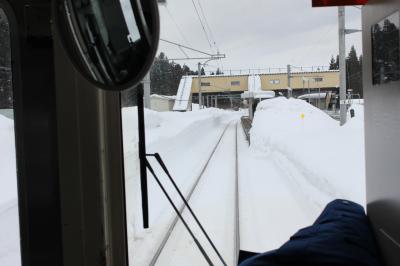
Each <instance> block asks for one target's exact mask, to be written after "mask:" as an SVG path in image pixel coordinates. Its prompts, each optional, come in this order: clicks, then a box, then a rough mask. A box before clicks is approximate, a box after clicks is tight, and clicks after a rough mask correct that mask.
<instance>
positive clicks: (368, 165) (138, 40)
mask: <svg viewBox="0 0 400 266" xmlns="http://www.w3.org/2000/svg"><path fill="white" fill-rule="evenodd" d="M167 2H168V1H167ZM234 2H235V1H233V2H231V3H230V4H232V5H234V4H235V3H234ZM309 2H310V5H311V2H315V3H317V2H318V4H319V5H335V6H341V5H349V3H350V5H359V4H362V5H363V6H362V8H361V9H362V10H361V12H362V33H363V37H362V38H363V39H362V43H363V80H362V82H363V86H364V101H365V117H364V121H365V173H366V180H365V182H366V206H365V207H366V208H365V213H366V215H365V214H364V211H363V209H362V210H361V214H360V212H359V211H360V209H357V208H358V207H354V208H353V209H351V208H350V209H346V210H345V212H344V213H343V212H342V213H340V214H337V215H339V216H335V217H334V218H335V219H336V220H338V221H339V224H340V226H339V227H335V226H336V225H337V224H335V226H333V228H334V230H333V232H334V233H333V238H329V239H335V240H334V241H333V242H334V243H336V244H332V242H329V241H328V244H326V243H325V242H324V241H322V242H318V241H319V240H320V239H318V241H317V242H318V245H319V250H329V251H332V252H330V253H329V252H328V253H322V254H325V255H324V256H323V257H322V258H321V257H318V256H319V255H321V253H318V252H316V253H313V252H314V250H312V249H311V248H310V249H307V248H306V247H307V245H311V244H310V243H315V242H312V241H310V242H307V243H300V244H298V243H297V242H295V243H294V245H292V246H289V248H290V249H289V251H290V252H288V253H285V251H287V250H285V249H282V250H281V249H278V248H279V247H276V248H277V249H278V250H277V251H275V252H274V253H273V254H271V253H268V252H267V251H269V250H265V251H264V252H267V253H264V255H265V254H266V256H267V259H265V257H264V258H261V259H260V255H259V254H258V253H257V254H255V253H253V251H252V250H243V249H242V248H241V247H240V245H241V244H240V237H239V236H236V235H235V233H234V230H238V229H237V227H238V226H239V223H240V221H239V220H238V218H237V217H236V218H232V228H233V229H232V232H231V235H232V246H233V250H234V252H231V254H230V255H229V256H226V254H221V253H220V252H219V251H220V248H221V245H217V244H216V242H213V237H212V235H210V234H209V229H208V228H207V227H206V226H203V223H202V219H201V217H199V216H197V208H196V204H191V202H190V201H189V200H188V197H187V195H186V193H189V198H190V196H191V194H192V193H193V191H190V190H188V189H186V188H185V189H182V187H181V185H180V184H179V182H176V179H175V176H174V173H173V172H172V171H170V164H171V163H169V161H168V159H167V158H164V157H163V155H162V154H161V155H160V154H159V153H158V151H157V150H155V149H153V148H152V147H151V146H150V145H146V143H147V142H146V138H152V135H151V134H148V132H147V131H146V123H150V120H149V116H148V115H147V114H146V115H145V112H146V111H145V103H144V100H143V97H144V95H145V94H146V89H145V84H144V83H143V82H142V81H143V80H144V79H145V77H146V75H147V74H148V72H149V71H150V68H151V66H152V64H153V61H154V59H155V57H156V54H157V51H158V46H159V41H160V27H161V26H160V17H159V8H160V7H159V5H162V4H165V1H161V0H158V1H157V0H130V1H129V0H126V1H123V0H90V1H89V0H0V26H1V28H0V30H1V31H2V32H1V36H0V38H1V39H0V64H1V65H0V74H1V76H0V79H1V80H0V82H2V83H0V85H1V86H3V85H4V84H5V85H4V86H9V87H10V88H11V90H12V95H10V96H7V97H8V98H7V99H8V100H9V101H10V102H12V109H13V113H12V117H13V121H14V122H13V124H12V127H13V130H14V131H13V132H15V136H14V137H15V144H14V142H13V141H11V142H12V145H11V144H10V143H11V142H10V140H7V145H6V144H4V143H6V141H3V142H2V140H1V139H0V149H3V148H2V146H3V147H4V148H6V147H9V146H10V147H11V146H12V147H11V148H12V149H15V154H16V155H15V158H14V159H13V160H14V161H10V162H8V161H7V164H15V165H16V168H15V169H16V177H17V178H16V180H15V185H16V193H18V200H17V201H15V202H14V203H13V204H16V205H15V206H17V207H18V208H17V209H15V210H17V212H16V213H15V219H14V218H13V220H10V221H8V220H7V221H5V220H4V221H2V220H1V219H2V218H1V217H2V216H1V215H0V227H1V226H2V225H3V224H4V223H6V222H9V224H12V225H13V228H16V230H17V231H18V232H19V233H18V236H17V237H15V236H14V237H12V236H10V234H7V232H3V233H0V240H1V241H2V242H1V243H3V242H4V243H6V242H7V241H6V240H7V238H9V239H10V241H17V242H18V250H14V251H12V252H14V253H12V254H14V255H12V258H11V257H9V258H8V257H7V256H8V255H7V254H8V253H7V252H11V251H10V250H8V249H7V247H3V246H2V245H0V258H1V257H2V256H4V258H6V259H4V260H3V261H4V263H6V264H5V265H10V266H14V265H24V266H25V265H26V266H28V265H40V266H45V265H52V266H54V265H57V266H58V265H59V266H62V265H65V266H70V265H71V266H75V265H85V266H94V265H115V266H128V265H138V266H141V265H170V264H163V263H160V262H157V259H158V258H159V257H160V256H161V257H162V252H163V250H162V249H163V248H164V246H165V245H166V243H164V244H163V245H160V247H159V248H158V249H155V250H146V249H145V248H141V247H140V246H130V241H131V240H130V235H131V234H132V230H134V229H132V228H131V227H130V225H129V223H128V219H129V217H130V216H131V215H132V212H133V210H136V209H138V210H139V211H138V213H139V214H140V215H138V216H136V219H139V220H140V225H141V226H142V227H143V228H144V229H146V230H156V229H155V228H153V227H154V220H152V217H151V216H152V211H153V210H152V208H157V207H156V206H155V205H154V204H153V203H154V202H152V199H151V193H152V189H149V187H150V184H149V183H150V182H153V183H154V184H155V185H154V186H156V187H157V190H158V191H159V193H160V195H162V198H163V201H165V202H166V203H165V205H163V206H166V207H165V208H169V210H170V211H171V213H174V215H175V216H176V218H174V220H173V224H174V225H175V224H177V223H179V224H181V225H182V227H183V228H184V229H183V232H184V233H185V234H186V235H187V236H188V239H189V240H188V243H189V244H190V245H191V246H193V247H194V249H195V250H196V252H197V253H198V254H199V256H200V257H201V259H202V261H201V263H200V264H198V263H197V262H193V264H192V265H239V264H240V263H242V264H241V265H246V266H248V265H400V244H399V243H400V192H399V188H400V177H399V173H400V164H399V160H400V140H399V139H398V136H399V133H400V116H399V112H400V104H399V100H400V87H399V86H400V85H399V84H400V53H399V51H400V49H399V47H400V37H399V28H400V26H399V23H400V15H399V14H400V0H369V1H346V0H343V1H311V0H310V1H309ZM351 3H353V4H351ZM321 8H323V7H321ZM279 12H284V10H280V11H279ZM385 18H386V19H387V18H390V19H394V22H393V25H397V29H396V30H397V31H396V32H397V35H394V37H393V36H392V35H391V36H392V37H390V38H391V39H389V41H387V40H388V39H377V38H380V37H379V36H378V35H376V34H375V35H374V29H376V27H377V26H376V25H378V24H379V23H381V22H382V21H384V20H385ZM396 20H397V21H396ZM260 34H265V33H263V32H260ZM377 36H378V37H377ZM382 38H384V37H382ZM382 40H383V41H382ZM380 42H382V43H380ZM389 43H390V44H389ZM377 45H378V46H379V45H380V46H379V49H381V50H379V49H378V50H377V49H375V47H376V46H377ZM385 49H391V50H390V52H388V53H387V54H388V57H387V58H384V59H382V60H383V61H382V60H381V61H379V60H375V59H376V58H377V57H378V56H379V55H378V54H377V53H379V52H380V51H383V50H385ZM376 51H378V52H376ZM392 58H395V60H391V59H392ZM384 60H386V61H385V62H384ZM377 62H378V63H379V64H380V65H379V66H377V64H378V63H377ZM387 62H389V63H387ZM393 62H397V65H393ZM4 77H6V78H4ZM4 80H5V81H4ZM3 82H6V83H4V84H3ZM1 88H3V87H1ZM1 93H2V91H0V96H1V97H3V94H1ZM0 100H1V99H0ZM0 103H1V101H0ZM125 106H128V107H130V108H134V112H133V113H129V114H127V113H126V111H124V110H123V107H125ZM256 112H257V111H256ZM306 115H307V114H306ZM303 116H304V115H303V114H302V119H304V117H303ZM0 118H1V119H3V118H2V116H1V115H0ZM1 119H0V122H1ZM239 121H240V119H239ZM130 123H132V124H134V126H132V125H131V124H130ZM239 123H240V122H239ZM237 128H238V126H237V125H235V126H233V123H232V122H229V123H227V125H226V127H225V128H224V130H221V132H220V133H221V134H222V135H221V136H220V138H219V139H218V138H217V139H218V143H217V146H218V144H220V143H221V145H222V143H223V142H224V141H225V140H224V138H223V135H224V134H225V132H227V133H226V134H231V135H232V136H234V135H235V134H236V138H237V134H238V132H239V133H240V131H239V130H238V129H237ZM125 130H130V131H132V132H133V131H134V132H135V138H133V137H132V138H127V137H126V136H125V135H124V131H125ZM197 130H199V132H201V131H200V128H199V129H197ZM0 133H1V132H0ZM240 134H241V133H240ZM1 136H2V135H1V134H0V138H2V137H1ZM218 136H219V135H218ZM162 145H164V146H165V147H168V145H171V146H172V145H175V144H174V142H172V141H171V142H170V143H162ZM131 147H132V148H131ZM232 147H233V146H232ZM11 148H10V149H11ZM200 148H201V147H200ZM200 148H199V149H200ZM215 149H216V148H215ZM215 149H214V150H213V151H212V154H214V153H215V154H217V153H218V151H216V150H215ZM237 149H238V148H237V147H236V154H237ZM347 151H348V150H347ZM233 152H234V149H233V151H232V154H233ZM343 152H345V151H343ZM236 156H237V155H236ZM0 160H3V159H2V157H0ZM182 162H183V159H182ZM209 163H210V162H209V161H208V162H206V165H208V164H209ZM3 165H6V164H3ZM236 170H237V169H236ZM3 171H4V172H3ZM7 171H8V170H7V169H0V187H1V186H3V185H2V182H3V181H2V180H3V179H2V178H1V176H2V173H1V172H3V174H5V173H7ZM134 171H137V172H138V173H139V176H140V179H139V180H136V181H132V180H127V179H126V176H127V175H129V174H131V173H132V172H134ZM203 172H204V170H203ZM335 174H336V175H342V174H344V173H342V172H341V171H340V170H337V171H336V173H335ZM161 175H163V176H165V180H167V181H165V182H167V183H168V185H165V183H163V182H161V181H160V180H161V178H160V176H161ZM150 180H151V181H150ZM197 182H199V181H197ZM167 186H168V188H166V187H167ZM237 186H238V183H237V181H236V189H238V187H237ZM271 186H273V184H271ZM127 187H134V188H135V191H140V194H138V195H136V196H135V198H133V196H132V195H130V194H129V193H128V191H129V189H128V188H127ZM222 187H224V186H221V187H219V188H216V189H215V188H214V190H216V191H217V192H218V190H219V189H221V190H222ZM0 191H1V193H2V194H4V195H7V193H8V192H7V191H6V190H4V189H3V190H1V189H0ZM168 191H173V195H174V196H171V193H170V192H168ZM205 193H206V194H207V193H210V194H209V195H211V193H212V190H211V192H205ZM149 197H150V200H149ZM210 197H211V196H210ZM132 199H134V200H135V204H132V203H130V202H131V201H132ZM176 199H179V200H180V201H182V204H177V203H176V202H175V200H176ZM231 200H232V201H234V200H233V199H231ZM276 204H277V205H279V202H277V203H276ZM341 204H345V205H347V204H349V203H348V202H347V201H346V199H343V201H341ZM0 206H1V205H0ZM10 206H11V205H10ZM329 206H331V207H332V206H333V205H328V207H327V209H325V210H328V211H329V210H332V209H329V208H330V207H329ZM163 208H164V207H163ZM183 208H186V210H185V212H186V213H189V214H190V217H191V219H193V220H194V224H195V225H196V227H198V228H199V229H198V230H197V231H196V230H193V226H191V225H189V224H188V222H187V220H185V219H186V218H185V217H186V216H184V215H183V213H184V212H183ZM332 208H333V207H332ZM8 209H9V207H7V206H6V207H4V208H3V206H1V207H0V214H1V213H3V212H5V211H7V210H8ZM342 210H343V208H342V209H341V211H342ZM354 210H356V212H355V213H354V212H353V211H354ZM328 211H327V212H328ZM347 211H348V212H347ZM332 212H333V211H332ZM325 214H327V213H325ZM323 215H324V214H323ZM323 215H321V216H319V218H318V219H319V220H317V221H316V223H317V222H321V224H323V223H329V222H330V221H331V220H330V219H331V218H329V219H328V218H326V217H325V216H323ZM358 215H361V216H358ZM175 216H174V217H175ZM364 216H365V217H364ZM149 217H150V218H149ZM232 217H233V216H232ZM349 217H350V218H349ZM360 217H361V218H360ZM325 218H326V220H323V219H325ZM215 219H217V218H215ZM364 219H366V220H364ZM352 221H353V222H354V223H353V224H352V225H349V223H352ZM226 226H227V227H228V225H226ZM229 226H230V225H229ZM171 228H173V227H171ZM229 228H231V227H229ZM321 228H322V227H321ZM321 228H320V229H321ZM338 228H339V229H338ZM341 228H345V230H344V231H343V230H341ZM354 228H356V229H354ZM357 228H358V229H357ZM353 229H354V230H355V231H354V230H353ZM171 230H172V229H169V231H168V230H167V229H166V231H168V232H167V236H170V234H171ZM229 230H231V229H229ZM274 230H276V231H279V230H280V229H279V226H278V227H277V228H275V229H274ZM335 230H336V231H335ZM3 231H4V230H3ZM145 232H147V231H145ZM343 232H344V233H343ZM295 233H296V232H292V235H293V234H295ZM299 233H300V235H297V234H299ZM299 233H297V234H296V235H295V237H292V238H291V240H295V241H296V239H302V238H307V237H308V235H309V234H314V235H316V236H317V237H320V236H321V235H323V232H322V229H321V233H320V234H319V235H318V233H317V232H315V231H299ZM330 233H332V232H331V231H330ZM343 234H344V235H343ZM199 235H201V236H202V237H203V238H204V239H205V240H204V241H203V242H201V241H200V240H199ZM335 237H336V238H338V239H336V238H335ZM342 237H343V239H342ZM139 238H140V236H139ZM167 239H168V238H167ZM354 239H357V240H354ZM146 241H147V240H146ZM149 241H151V240H149ZM166 241H167V240H165V242H166ZM335 241H337V242H335ZM341 241H344V242H341ZM346 241H347V242H346ZM352 241H355V242H352ZM200 242H201V243H200ZM366 242H368V243H367V244H366ZM204 243H206V244H204ZM288 243H291V242H288ZM296 243H297V244H298V246H296V245H297V244H296ZM321 243H322V244H321ZM329 243H331V244H332V245H331V246H330V245H329ZM337 243H346V245H347V244H348V245H349V246H351V248H350V249H345V250H344V251H343V252H341V251H338V250H340V249H341V247H340V245H339V246H338V245H337ZM161 244H162V243H161ZM189 244H188V245H189ZM230 244H231V243H229V245H230ZM204 245H208V248H205V247H204ZM227 245H228V244H227ZM303 245H305V246H303ZM344 246H345V245H343V246H342V247H343V248H345V247H344ZM355 247H356V248H355ZM371 247H374V248H376V250H375V249H374V250H371V249H370V248H371ZM293 248H294V249H293ZM171 249H172V250H174V252H176V250H178V251H179V246H178V247H172V248H171ZM293 250H294V251H293ZM299 250H302V252H303V253H302V255H301V256H300V255H299V254H298V253H296V252H298V251H299ZM310 250H312V251H310ZM333 250H334V251H335V252H334V251H333ZM153 251H154V252H155V255H154V258H153V259H152V260H151V261H150V262H149V261H146V262H143V261H142V262H141V261H139V260H136V261H135V258H137V257H140V254H145V253H149V252H153ZM305 251H306V253H304V252H305ZM336 251H338V252H337V253H336ZM350 251H351V253H352V254H350V253H349V252H350ZM307 252H309V253H307ZM346 252H347V253H346ZM210 253H212V254H213V255H212V256H211V255H210ZM10 254H11V253H10ZM171 254H175V253H171ZM314 254H319V255H318V256H317V255H315V256H316V257H315V260H314V259H313V256H314ZM327 254H328V255H327ZM329 254H330V255H332V256H336V255H337V256H339V257H340V258H341V259H343V260H335V259H333V260H329V259H327V257H329V256H330V255H329ZM338 254H339V255H338ZM343 254H345V255H343ZM365 254H368V256H370V257H368V256H367V255H365ZM371 254H372V255H371ZM10 256H11V255H10ZM152 256H153V255H152ZM165 256H166V255H165V254H164V257H165ZM253 256H255V257H256V259H255V260H254V257H253ZM262 256H263V255H262V254H261V257H262ZM279 256H289V257H290V259H289V260H287V261H286V260H279V259H277V258H278V257H279ZM252 258H253V260H252ZM247 259H250V260H247ZM318 259H321V260H318ZM346 259H347V261H346ZM169 260H170V261H172V262H174V257H173V255H170V258H169ZM305 262H307V263H306V264H303V263H305ZM7 263H8V264H7ZM171 265H172V264H171ZM174 265H189V264H187V263H183V262H180V261H179V260H177V261H176V262H175V264H174Z"/></svg>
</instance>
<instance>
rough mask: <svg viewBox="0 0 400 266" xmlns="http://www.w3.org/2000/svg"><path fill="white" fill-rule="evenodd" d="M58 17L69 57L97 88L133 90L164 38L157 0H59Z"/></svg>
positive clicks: (57, 22)
mask: <svg viewBox="0 0 400 266" xmlns="http://www.w3.org/2000/svg"><path fill="white" fill-rule="evenodd" d="M54 19H55V23H56V28H57V30H58V33H59V35H60V38H61V40H62V42H63V45H64V48H65V50H66V51H67V53H68V55H69V57H70V59H71V61H72V62H73V64H74V65H75V67H76V68H77V69H78V70H79V72H80V73H81V74H82V75H83V76H84V77H85V78H86V79H87V80H89V81H90V82H91V83H92V84H94V85H95V86H97V87H99V88H102V89H105V90H113V91H122V90H124V89H128V88H132V87H134V86H135V85H136V84H138V83H139V82H140V81H141V80H142V79H143V78H144V76H145V75H146V73H147V72H148V71H149V69H150V67H151V65H152V63H153V60H154V57H155V55H156V52H157V48H158V42H159V37H160V20H159V14H158V6H157V1H156V0H56V1H55V6H54Z"/></svg>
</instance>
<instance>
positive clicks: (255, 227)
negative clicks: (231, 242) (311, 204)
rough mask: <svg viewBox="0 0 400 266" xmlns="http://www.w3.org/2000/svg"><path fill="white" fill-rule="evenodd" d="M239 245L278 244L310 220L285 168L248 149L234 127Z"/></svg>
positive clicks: (254, 248) (266, 248)
mask: <svg viewBox="0 0 400 266" xmlns="http://www.w3.org/2000/svg"><path fill="white" fill-rule="evenodd" d="M238 149H239V188H240V191H239V195H240V205H239V209H240V248H241V250H246V251H252V252H266V251H269V250H273V249H276V248H279V247H280V246H281V245H282V244H283V243H285V242H286V241H287V240H288V239H289V237H290V236H292V235H293V234H294V233H295V232H296V231H297V230H298V229H300V228H301V227H305V226H308V225H310V224H311V223H312V222H313V220H312V217H310V215H308V213H307V212H306V211H305V210H304V208H303V206H304V205H302V204H301V202H302V201H301V200H299V197H298V196H297V195H298V194H296V193H295V192H294V189H293V186H291V185H290V184H289V183H290V181H288V177H287V176H286V174H285V172H283V171H282V169H281V168H280V167H279V166H278V165H277V164H276V163H275V161H274V160H273V159H272V158H271V157H268V156H266V155H265V154H264V153H258V154H257V153H255V152H254V150H253V151H250V150H249V148H248V144H247V142H246V140H245V137H244V133H243V130H239V131H238Z"/></svg>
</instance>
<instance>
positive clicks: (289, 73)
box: [287, 65, 292, 98]
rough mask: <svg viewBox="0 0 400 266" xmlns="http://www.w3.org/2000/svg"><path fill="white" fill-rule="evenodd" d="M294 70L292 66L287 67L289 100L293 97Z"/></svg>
mask: <svg viewBox="0 0 400 266" xmlns="http://www.w3.org/2000/svg"><path fill="white" fill-rule="evenodd" d="M291 72H292V70H291V65H287V80H288V98H291V97H292V81H291V79H292V73H291Z"/></svg>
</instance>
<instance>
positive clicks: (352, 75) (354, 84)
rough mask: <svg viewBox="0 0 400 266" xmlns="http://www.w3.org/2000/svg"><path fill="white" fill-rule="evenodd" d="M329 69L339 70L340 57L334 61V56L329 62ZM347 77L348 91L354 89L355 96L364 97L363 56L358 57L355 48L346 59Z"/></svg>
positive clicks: (352, 48)
mask: <svg viewBox="0 0 400 266" xmlns="http://www.w3.org/2000/svg"><path fill="white" fill-rule="evenodd" d="M329 69H330V70H335V69H339V55H337V56H336V60H334V58H333V56H332V57H331V60H330V62H329ZM346 74H347V75H346V76H347V89H352V90H353V92H352V93H353V94H359V95H360V96H361V97H363V87H362V55H361V56H360V57H358V56H357V51H356V49H355V48H354V46H352V47H351V49H350V52H349V54H348V56H347V58H346Z"/></svg>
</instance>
